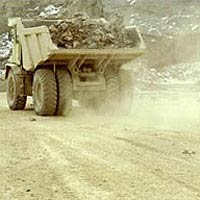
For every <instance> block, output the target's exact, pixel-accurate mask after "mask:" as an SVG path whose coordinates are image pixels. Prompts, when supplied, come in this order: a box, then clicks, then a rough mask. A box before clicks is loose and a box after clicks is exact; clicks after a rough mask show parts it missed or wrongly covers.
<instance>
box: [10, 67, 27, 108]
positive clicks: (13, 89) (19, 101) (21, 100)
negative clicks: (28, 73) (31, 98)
mask: <svg viewBox="0 0 200 200" xmlns="http://www.w3.org/2000/svg"><path fill="white" fill-rule="evenodd" d="M18 87H20V85H18V84H17V77H16V75H15V74H14V73H13V71H12V70H9V74H8V80H7V102H8V106H9V108H10V109H11V110H23V109H24V108H25V106H26V100H27V97H26V96H21V95H19V94H17V89H18Z"/></svg>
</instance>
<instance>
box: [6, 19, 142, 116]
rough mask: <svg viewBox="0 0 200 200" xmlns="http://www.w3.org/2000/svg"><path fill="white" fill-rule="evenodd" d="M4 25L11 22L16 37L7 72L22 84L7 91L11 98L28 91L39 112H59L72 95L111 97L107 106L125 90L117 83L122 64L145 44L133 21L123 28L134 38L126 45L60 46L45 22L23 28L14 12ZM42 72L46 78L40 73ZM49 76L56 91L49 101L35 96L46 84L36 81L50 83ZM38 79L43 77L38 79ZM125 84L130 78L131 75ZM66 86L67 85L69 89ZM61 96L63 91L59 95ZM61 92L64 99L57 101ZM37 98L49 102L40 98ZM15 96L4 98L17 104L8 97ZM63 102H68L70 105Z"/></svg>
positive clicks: (86, 99)
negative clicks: (51, 105)
mask: <svg viewBox="0 0 200 200" xmlns="http://www.w3.org/2000/svg"><path fill="white" fill-rule="evenodd" d="M26 23H27V22H26ZM9 26H10V27H12V28H14V32H15V36H14V37H15V39H14V40H15V43H14V46H13V53H12V56H11V58H10V60H9V62H8V63H7V65H6V68H7V73H6V74H7V75H9V72H10V73H12V74H13V76H16V77H17V78H15V79H17V80H18V81H17V82H19V83H16V84H21V85H22V84H23V87H20V88H19V87H18V86H16V87H18V89H17V90H16V91H17V93H18V94H17V95H10V98H15V97H13V96H18V95H19V97H21V96H23V97H26V96H28V95H33V100H34V103H35V110H36V113H37V114H39V115H57V114H58V115H59V114H60V113H61V114H63V112H64V110H65V108H66V105H68V104H70V103H69V102H68V100H67V99H71V98H72V96H73V98H76V99H78V100H79V101H80V102H83V103H82V104H84V105H85V104H88V102H91V100H92V101H95V102H96V101H97V99H103V100H102V102H101V103H103V102H106V101H107V100H108V99H110V103H107V105H109V104H110V105H109V106H111V104H112V103H111V99H112V101H115V99H122V97H119V96H122V95H121V94H122V93H126V92H122V90H123V91H124V89H123V87H122V86H121V85H122V84H120V83H122V82H124V81H123V79H125V78H122V77H123V76H124V74H125V76H127V71H124V70H122V65H123V64H124V63H127V62H129V61H131V60H134V59H135V58H137V57H139V56H140V55H142V54H143V52H144V48H145V46H144V43H143V40H142V37H141V35H140V34H139V32H138V30H137V28H133V27H128V28H127V30H128V31H130V33H131V37H133V38H134V44H135V47H134V48H131V49H128V48H127V49H60V48H58V47H56V46H55V45H54V44H53V42H52V40H51V37H50V33H49V30H48V27H47V26H36V27H29V28H26V27H24V24H23V21H22V20H21V19H19V18H14V19H10V20H9ZM48 76H49V77H48ZM45 77H47V78H46V79H45ZM52 77H54V78H53V79H54V81H52V80H51V81H52V83H51V84H53V82H55V83H54V85H55V87H54V89H52V91H53V90H56V92H55V91H54V93H56V96H57V97H56V96H55V94H54V95H52V96H55V100H51V101H50V100H49V98H45V96H42V97H40V95H45V94H48V93H49V92H46V90H47V89H48V87H47V88H46V87H43V86H40V84H41V85H49V84H48V80H49V81H50V79H52ZM8 78H9V76H8ZM10 79H12V77H10ZM43 79H45V81H44V80H43ZM126 79H127V77H126ZM129 79H130V78H129ZM42 81H44V82H45V83H38V82H42ZM51 81H50V82H51ZM35 82H36V83H35ZM46 82H47V83H46ZM126 82H127V81H126ZM13 84H15V83H12V84H11V86H9V87H14V86H13ZM38 84H39V85H38ZM124 84H126V85H128V84H131V80H130V81H129V82H128V83H124ZM34 85H36V86H34ZM69 85H71V86H69ZM131 85H132V84H131ZM41 87H42V90H44V91H42V92H41V93H40V92H38V90H40V89H41ZM63 90H64V91H63ZM67 90H70V91H71V92H70V95H69V94H68V92H67ZM91 91H92V92H91ZM116 91H119V94H116ZM120 91H121V92H120ZM10 92H11V91H10ZM61 93H62V94H61ZM65 93H66V95H68V97H66V95H65ZM112 93H115V94H112ZM8 94H9V91H8ZM105 94H106V95H107V97H105ZM59 95H61V96H62V97H61V96H60V97H59ZM110 95H111V96H112V98H111V97H110ZM63 96H65V97H64V98H63ZM69 96H70V97H69ZM102 96H103V98H102ZM8 97H9V95H8ZM61 98H63V99H62V100H61V102H59V101H60V99H61ZM41 99H42V100H43V101H49V102H41V101H42V100H41ZM45 99H47V100H45ZM14 100H15V99H12V101H9V98H8V102H10V104H9V107H10V108H11V109H13V110H15V109H18V107H16V106H15V105H13V102H14V103H16V102H15V101H14ZM24 101H25V100H23V102H24ZM117 101H118V100H117ZM70 102H71V100H70ZM85 102H86V103H85ZM49 104H53V105H54V106H53V108H52V109H50V111H49V109H47V108H48V107H49V106H48V105H49ZM23 105H24V104H23ZM64 105H65V106H64ZM70 105H71V104H70ZM109 106H108V107H109ZM68 107H70V108H71V106H68ZM21 108H24V106H21V107H20V109H21ZM67 110H70V109H69V108H68V109H67Z"/></svg>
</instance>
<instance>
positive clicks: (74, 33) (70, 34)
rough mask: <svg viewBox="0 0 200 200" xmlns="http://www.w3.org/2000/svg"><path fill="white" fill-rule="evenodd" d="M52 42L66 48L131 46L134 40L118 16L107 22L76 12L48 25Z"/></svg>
mask: <svg viewBox="0 0 200 200" xmlns="http://www.w3.org/2000/svg"><path fill="white" fill-rule="evenodd" d="M49 30H50V33H51V38H52V40H53V42H54V43H55V44H56V45H57V46H58V47H62V48H67V49H72V48H76V49H84V48H89V49H102V48H125V47H126V48H131V47H133V46H134V41H133V40H131V39H129V38H128V32H127V31H126V29H125V27H124V26H123V20H120V17H119V18H118V19H117V18H116V20H114V21H113V22H111V23H109V22H108V21H106V20H105V19H104V18H99V19H91V18H90V17H89V16H88V15H87V14H84V13H77V14H75V15H74V16H73V17H72V18H71V19H68V20H64V21H61V22H59V23H57V24H53V25H51V26H50V27H49Z"/></svg>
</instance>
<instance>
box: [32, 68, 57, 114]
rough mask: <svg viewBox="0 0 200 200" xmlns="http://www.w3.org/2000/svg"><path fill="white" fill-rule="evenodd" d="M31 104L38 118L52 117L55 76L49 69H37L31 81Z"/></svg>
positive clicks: (55, 101) (54, 103)
mask: <svg viewBox="0 0 200 200" xmlns="http://www.w3.org/2000/svg"><path fill="white" fill-rule="evenodd" d="M33 104H34V108H35V112H36V114H37V115H40V116H53V115H54V113H55V111H56V104H57V87H56V80H55V75H54V73H53V71H52V70H50V69H38V70H37V71H36V72H35V74H34V80H33Z"/></svg>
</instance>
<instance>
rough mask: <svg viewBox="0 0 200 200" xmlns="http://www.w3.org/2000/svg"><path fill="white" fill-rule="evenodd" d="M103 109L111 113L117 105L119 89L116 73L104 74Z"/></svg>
mask: <svg viewBox="0 0 200 200" xmlns="http://www.w3.org/2000/svg"><path fill="white" fill-rule="evenodd" d="M105 80H106V90H105V109H106V111H109V112H111V113H113V112H116V111H117V109H118V106H119V100H120V95H119V94H120V89H119V77H118V74H109V75H105Z"/></svg>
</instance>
